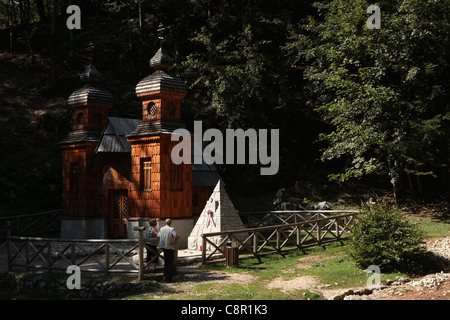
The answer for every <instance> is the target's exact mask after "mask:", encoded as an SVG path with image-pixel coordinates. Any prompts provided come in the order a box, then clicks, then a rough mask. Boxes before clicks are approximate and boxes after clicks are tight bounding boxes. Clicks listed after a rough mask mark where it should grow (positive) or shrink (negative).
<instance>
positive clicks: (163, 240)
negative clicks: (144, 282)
mask: <svg viewBox="0 0 450 320" xmlns="http://www.w3.org/2000/svg"><path fill="white" fill-rule="evenodd" d="M158 238H159V247H160V248H161V249H163V252H164V280H165V282H167V283H169V282H172V278H173V271H174V260H175V248H176V246H177V243H178V238H179V236H178V235H177V233H176V231H175V229H174V228H172V220H170V219H166V225H165V226H164V227H162V228H161V229H160V230H159V232H158Z"/></svg>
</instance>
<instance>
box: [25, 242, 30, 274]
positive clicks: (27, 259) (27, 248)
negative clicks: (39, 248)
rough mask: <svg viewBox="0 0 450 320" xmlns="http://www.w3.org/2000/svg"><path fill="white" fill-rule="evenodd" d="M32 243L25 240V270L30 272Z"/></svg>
mask: <svg viewBox="0 0 450 320" xmlns="http://www.w3.org/2000/svg"><path fill="white" fill-rule="evenodd" d="M29 265H30V242H29V240H25V270H26V271H27V272H28V271H30V267H29Z"/></svg>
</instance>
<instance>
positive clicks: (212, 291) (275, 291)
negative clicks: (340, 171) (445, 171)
mask: <svg viewBox="0 0 450 320" xmlns="http://www.w3.org/2000/svg"><path fill="white" fill-rule="evenodd" d="M410 219H411V221H412V222H414V223H416V224H417V226H418V227H419V228H421V229H422V230H423V231H424V236H425V238H435V237H442V236H448V235H450V224H449V223H448V222H447V221H445V220H442V219H437V218H434V217H432V218H429V217H419V216H414V215H411V216H410ZM302 261H308V263H303V262H302ZM199 269H200V270H212V271H221V272H230V273H246V274H249V275H252V276H254V277H255V278H256V279H257V280H256V281H251V282H249V283H227V282H207V283H200V284H196V285H193V286H191V287H185V286H183V284H180V287H179V290H181V291H174V292H165V293H162V294H160V295H159V296H158V297H155V296H151V297H150V296H147V297H132V298H143V299H148V298H150V299H154V298H158V299H192V300H198V299H201V300H204V299H206V300H220V299H225V300H240V299H245V300H252V299H258V300H266V299H269V300H278V299H281V300H289V299H296V300H303V299H310V300H320V299H324V297H323V296H322V295H321V293H320V292H316V290H315V289H311V290H307V289H302V288H299V289H295V290H290V291H283V290H282V289H281V288H271V289H269V288H268V287H267V284H268V283H270V281H272V280H273V279H275V278H281V279H282V280H286V281H288V280H291V279H294V278H296V277H302V276H312V277H314V278H315V279H316V280H318V281H319V282H320V283H322V284H324V285H326V286H327V287H328V288H329V289H345V288H353V287H364V286H366V283H367V279H368V277H369V274H368V273H366V272H365V271H364V270H362V269H361V268H359V267H358V266H357V265H356V264H355V262H354V261H353V259H352V258H351V257H350V256H349V254H348V253H347V250H346V246H345V242H334V243H328V244H326V245H323V246H316V247H310V248H307V249H304V250H292V251H288V252H285V253H283V255H279V254H268V255H265V256H263V257H262V258H261V260H260V261H258V260H257V259H255V258H253V257H250V258H247V259H242V258H241V259H240V260H239V266H238V267H232V268H230V267H227V266H226V264H225V262H223V261H217V262H213V263H210V264H208V265H206V266H200V267H199ZM397 276H404V277H406V276H407V275H406V274H403V273H399V272H392V273H382V274H381V281H382V282H383V281H386V280H387V279H395V278H396V277H397Z"/></svg>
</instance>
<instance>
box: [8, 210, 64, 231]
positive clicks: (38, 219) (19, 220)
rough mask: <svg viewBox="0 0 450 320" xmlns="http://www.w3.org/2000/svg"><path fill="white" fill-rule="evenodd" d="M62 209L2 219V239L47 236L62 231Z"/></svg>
mask: <svg viewBox="0 0 450 320" xmlns="http://www.w3.org/2000/svg"><path fill="white" fill-rule="evenodd" d="M61 215H62V209H58V210H51V211H45V212H39V213H32V214H25V215H19V216H12V217H5V218H0V238H3V237H8V236H12V235H14V236H35V235H41V236H42V235H45V234H49V233H52V232H59V231H60V230H61Z"/></svg>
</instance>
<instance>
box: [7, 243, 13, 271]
mask: <svg viewBox="0 0 450 320" xmlns="http://www.w3.org/2000/svg"><path fill="white" fill-rule="evenodd" d="M6 243H7V245H6V250H7V255H8V272H10V271H12V261H11V259H12V249H11V240H10V239H9V238H6Z"/></svg>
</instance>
